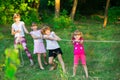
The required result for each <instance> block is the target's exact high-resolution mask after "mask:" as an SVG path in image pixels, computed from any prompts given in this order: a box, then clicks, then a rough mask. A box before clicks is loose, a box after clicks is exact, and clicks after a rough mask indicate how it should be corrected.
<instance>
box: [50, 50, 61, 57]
mask: <svg viewBox="0 0 120 80" xmlns="http://www.w3.org/2000/svg"><path fill="white" fill-rule="evenodd" d="M58 54H61V55H62V54H63V53H62V51H61V49H60V48H57V49H53V50H49V57H54V58H55V57H56V56H57V55H58Z"/></svg>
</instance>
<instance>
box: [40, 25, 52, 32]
mask: <svg viewBox="0 0 120 80" xmlns="http://www.w3.org/2000/svg"><path fill="white" fill-rule="evenodd" d="M46 30H50V31H51V28H50V27H49V26H44V27H43V28H42V30H41V33H42V34H45V31H46Z"/></svg>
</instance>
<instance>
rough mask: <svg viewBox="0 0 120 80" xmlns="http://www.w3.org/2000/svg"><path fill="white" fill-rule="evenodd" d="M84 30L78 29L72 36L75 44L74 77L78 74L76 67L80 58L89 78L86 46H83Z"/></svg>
mask: <svg viewBox="0 0 120 80" xmlns="http://www.w3.org/2000/svg"><path fill="white" fill-rule="evenodd" d="M82 36H83V35H82V32H80V31H78V30H76V31H75V32H74V33H73V36H72V43H73V46H74V66H73V77H74V76H75V75H76V69H77V67H78V62H79V60H80V61H81V63H82V66H83V68H84V71H85V74H86V78H88V70H87V66H86V56H85V51H84V46H83V41H84V40H83V37H82Z"/></svg>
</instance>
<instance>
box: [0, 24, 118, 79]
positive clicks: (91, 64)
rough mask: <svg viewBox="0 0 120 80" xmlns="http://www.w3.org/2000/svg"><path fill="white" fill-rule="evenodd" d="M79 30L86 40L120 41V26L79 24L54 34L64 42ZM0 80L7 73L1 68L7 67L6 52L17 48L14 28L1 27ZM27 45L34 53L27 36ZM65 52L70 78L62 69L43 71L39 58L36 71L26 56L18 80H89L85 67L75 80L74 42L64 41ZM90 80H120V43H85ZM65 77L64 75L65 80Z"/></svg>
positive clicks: (61, 43) (62, 47) (35, 59)
mask: <svg viewBox="0 0 120 80" xmlns="http://www.w3.org/2000/svg"><path fill="white" fill-rule="evenodd" d="M75 29H79V30H80V31H82V32H83V34H84V39H85V40H118V41H119V40H120V27H119V25H114V24H110V25H108V26H107V27H106V28H103V27H102V23H94V22H87V23H77V24H76V27H70V28H67V29H66V28H65V29H59V30H54V31H55V32H56V34H57V35H59V36H60V37H61V38H62V39H71V33H72V32H73V31H74V30H75ZM1 35H2V37H0V80H2V79H3V74H4V72H3V71H4V70H3V69H1V65H2V64H4V59H5V56H4V50H5V49H6V48H9V47H11V46H13V36H11V35H10V28H8V29H6V27H3V26H1V28H0V36H1ZM26 39H27V45H28V48H29V49H30V51H31V52H32V50H33V40H32V38H31V37H30V36H29V35H27V36H26ZM59 44H60V46H61V49H62V51H63V59H64V62H65V65H66V69H67V74H66V75H64V74H63V73H62V72H61V68H59V67H58V68H57V69H56V70H54V71H49V65H48V66H45V65H44V67H45V70H44V71H42V70H40V69H39V67H38V63H37V56H36V55H34V54H32V56H33V59H34V61H35V65H34V66H33V67H30V66H29V60H28V58H27V56H26V54H25V53H24V52H23V59H24V61H25V65H24V66H23V67H19V68H18V71H17V73H16V75H15V76H16V78H17V80H85V78H84V77H85V74H84V71H83V68H82V66H81V64H80V65H79V67H78V69H77V76H76V77H74V78H72V77H71V75H72V68H73V46H72V44H71V42H65V41H60V42H59ZM84 47H85V52H86V57H87V66H88V72H89V76H90V77H89V78H90V79H89V80H120V43H92V42H85V43H84ZM62 74H63V75H64V76H63V77H61V76H62Z"/></svg>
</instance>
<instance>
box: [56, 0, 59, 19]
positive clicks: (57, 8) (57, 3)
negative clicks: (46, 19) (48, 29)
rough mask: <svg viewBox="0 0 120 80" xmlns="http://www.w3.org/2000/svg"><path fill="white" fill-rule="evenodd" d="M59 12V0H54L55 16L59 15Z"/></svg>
mask: <svg viewBox="0 0 120 80" xmlns="http://www.w3.org/2000/svg"><path fill="white" fill-rule="evenodd" d="M59 13H60V0H55V17H56V18H57V17H59Z"/></svg>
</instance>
